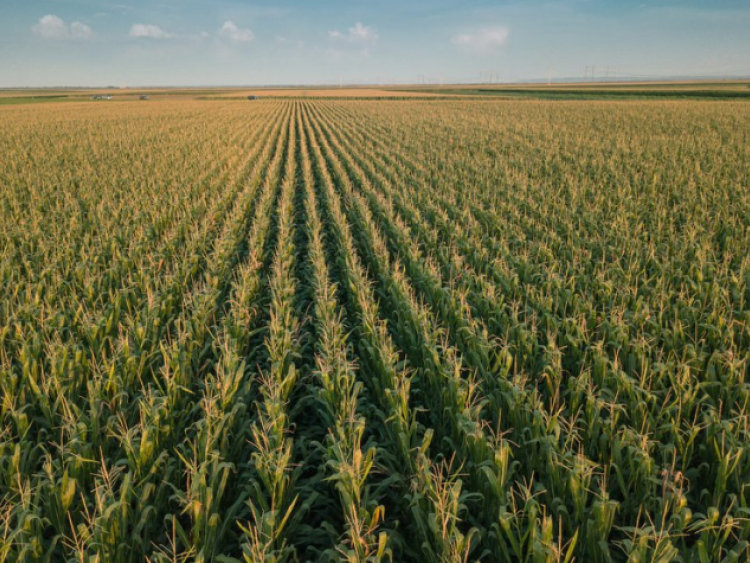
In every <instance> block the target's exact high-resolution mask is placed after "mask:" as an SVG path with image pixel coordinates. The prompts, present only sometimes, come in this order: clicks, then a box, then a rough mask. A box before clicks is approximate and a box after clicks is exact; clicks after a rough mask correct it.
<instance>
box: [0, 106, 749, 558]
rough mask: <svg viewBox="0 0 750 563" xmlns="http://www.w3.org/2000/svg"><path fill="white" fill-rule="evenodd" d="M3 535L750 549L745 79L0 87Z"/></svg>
mask: <svg viewBox="0 0 750 563" xmlns="http://www.w3.org/2000/svg"><path fill="white" fill-rule="evenodd" d="M0 155H2V158H0V563H5V562H8V563H10V562H14V563H15V562H29V563H30V562H55V561H77V562H81V563H83V562H86V563H94V562H98V563H109V562H113V563H121V562H122V563H125V562H140V561H151V562H160V563H162V562H163V563H166V562H168V561H206V562H207V561H217V562H224V563H226V562H230V561H247V562H252V563H255V562H269V563H270V562H275V563H282V562H293V561H342V562H344V561H346V562H376V561H394V562H407V563H408V562H414V563H418V562H419V563H421V562H426V563H448V562H456V563H458V562H466V561H482V562H485V563H493V562H503V561H522V562H530V563H531V562H533V563H541V562H544V563H553V562H558V561H559V562H565V563H570V562H571V561H578V562H595V563H599V562H602V563H603V562H625V561H628V562H632V563H636V562H646V561H654V562H659V563H666V562H669V561H683V562H686V563H693V562H695V563H706V562H713V561H717V562H718V561H747V560H748V557H750V549H749V548H748V543H747V542H748V541H750V405H749V404H748V401H749V399H750V382H748V362H750V252H748V250H750V105H748V103H747V102H744V101H736V100H735V101H733V100H725V101H695V100H690V101H685V100H666V99H665V100H637V99H633V100H626V101H619V100H616V101H595V100H587V101H550V100H521V99H514V100H507V99H505V100H504V99H499V97H498V98H495V99H486V98H482V99H472V98H468V97H467V98H459V97H457V98H456V99H432V100H431V99H429V98H423V99H418V98H415V99H410V100H345V99H325V98H323V97H320V98H316V99H260V100H257V101H254V102H248V101H246V100H232V99H226V100H197V99H184V100H180V99H169V100H163V101H159V102H154V103H142V104H141V103H125V102H118V101H113V102H111V103H106V104H104V103H94V102H77V101H68V102H65V103H54V102H50V103H45V104H32V105H18V106H15V105H14V106H10V105H9V106H7V107H0Z"/></svg>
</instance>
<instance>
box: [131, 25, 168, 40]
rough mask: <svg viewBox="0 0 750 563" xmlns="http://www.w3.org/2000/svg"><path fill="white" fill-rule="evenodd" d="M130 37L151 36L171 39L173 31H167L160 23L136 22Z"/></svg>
mask: <svg viewBox="0 0 750 563" xmlns="http://www.w3.org/2000/svg"><path fill="white" fill-rule="evenodd" d="M129 35H130V37H150V38H152V39H170V38H172V37H174V34H173V33H167V32H166V31H164V30H163V29H162V28H160V27H159V26H158V25H153V24H146V23H136V24H133V26H132V27H131V28H130V33H129Z"/></svg>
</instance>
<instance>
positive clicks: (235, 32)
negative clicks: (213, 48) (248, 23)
mask: <svg viewBox="0 0 750 563" xmlns="http://www.w3.org/2000/svg"><path fill="white" fill-rule="evenodd" d="M219 36H220V37H224V38H226V39H229V40H230V41H234V42H235V43H248V42H249V41H252V40H253V39H255V34H254V33H253V31H252V30H251V29H243V28H240V27H237V25H236V24H235V23H234V22H232V21H225V22H224V25H222V26H221V29H220V30H219Z"/></svg>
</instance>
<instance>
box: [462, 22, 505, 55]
mask: <svg viewBox="0 0 750 563" xmlns="http://www.w3.org/2000/svg"><path fill="white" fill-rule="evenodd" d="M509 35H510V32H509V31H508V28H507V27H503V26H494V27H485V28H482V29H478V30H476V31H474V32H472V33H461V34H459V35H455V36H454V37H453V38H452V39H451V43H453V44H454V45H456V46H458V47H461V48H463V49H467V50H470V51H476V52H480V53H487V52H490V51H494V50H496V49H498V48H500V47H502V46H503V45H505V44H506V43H507V42H508V36H509Z"/></svg>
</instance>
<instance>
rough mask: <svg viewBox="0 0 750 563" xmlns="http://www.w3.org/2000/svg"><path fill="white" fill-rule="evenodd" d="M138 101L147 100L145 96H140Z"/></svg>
mask: <svg viewBox="0 0 750 563" xmlns="http://www.w3.org/2000/svg"><path fill="white" fill-rule="evenodd" d="M140 99H141V100H148V96H146V95H145V94H144V95H143V96H141V97H140Z"/></svg>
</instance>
